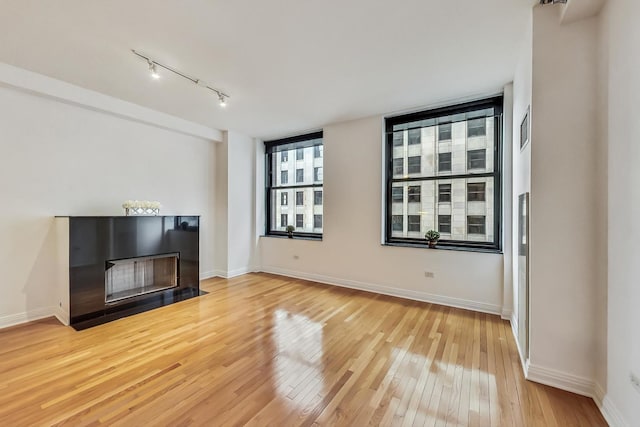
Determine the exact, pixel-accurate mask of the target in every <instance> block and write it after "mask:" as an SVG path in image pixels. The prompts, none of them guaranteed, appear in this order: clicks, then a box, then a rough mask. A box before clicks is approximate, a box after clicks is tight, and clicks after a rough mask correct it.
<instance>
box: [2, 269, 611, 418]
mask: <svg viewBox="0 0 640 427" xmlns="http://www.w3.org/2000/svg"><path fill="white" fill-rule="evenodd" d="M203 288H204V289H205V290H207V291H210V292H211V293H210V294H209V295H206V296H203V297H200V298H195V299H191V300H188V301H184V302H181V303H178V304H174V305H172V306H168V307H164V308H160V309H157V310H154V311H151V312H147V313H143V314H139V315H136V316H132V317H129V318H126V319H121V320H118V321H115V322H112V323H109V324H106V325H102V326H98V327H95V328H92V329H88V330H85V331H81V332H75V331H74V330H73V329H71V328H68V327H64V326H61V325H60V324H59V323H58V322H57V321H55V320H53V319H47V320H43V321H39V322H34V323H31V324H27V325H23V326H18V327H13V328H9V329H5V330H2V331H0V426H11V427H14V426H34V425H72V426H80V425H102V424H108V425H122V426H149V425H170V426H187V425H206V426H226V425H242V424H248V425H255V426H266V425H274V426H286V425H294V426H311V425H336V426H365V425H369V424H372V425H384V426H387V425H407V426H409V425H416V426H422V425H428V426H433V425H438V426H444V425H446V426H490V425H495V426H497V425H501V426H556V425H558V426H563V427H566V426H600V425H606V423H605V421H604V419H603V418H602V417H601V416H600V414H599V412H598V410H597V408H596V406H595V404H594V403H593V401H591V400H590V399H588V398H585V397H581V396H577V395H574V394H571V393H567V392H563V391H559V390H556V389H553V388H551V387H546V386H542V385H538V384H535V383H531V382H527V381H526V380H524V378H523V376H522V370H521V368H520V365H519V361H518V358H517V355H516V348H515V343H514V340H513V337H512V334H511V331H510V326H509V323H508V322H505V321H503V320H501V319H500V318H499V317H497V316H492V315H486V314H480V313H474V312H470V311H465V310H459V309H453V308H447V307H442V306H437V305H432V304H426V303H419V302H413V301H407V300H402V299H396V298H391V297H386V296H380V295H375V294H369V293H364V292H359V291H352V290H347V289H341V288H337V287H331V286H328V285H319V284H314V283H311V282H306V281H302V280H294V279H289V278H285V277H281V276H273V275H267V274H248V275H245V276H241V277H238V278H235V279H232V280H223V279H212V280H208V281H205V282H203Z"/></svg>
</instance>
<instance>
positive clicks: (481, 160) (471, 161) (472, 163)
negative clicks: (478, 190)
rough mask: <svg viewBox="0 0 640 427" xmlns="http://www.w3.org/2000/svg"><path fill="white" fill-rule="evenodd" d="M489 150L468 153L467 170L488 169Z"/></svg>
mask: <svg viewBox="0 0 640 427" xmlns="http://www.w3.org/2000/svg"><path fill="white" fill-rule="evenodd" d="M486 152H487V150H485V149H484V148H482V149H480V150H469V151H467V169H484V168H486V167H487V154H486Z"/></svg>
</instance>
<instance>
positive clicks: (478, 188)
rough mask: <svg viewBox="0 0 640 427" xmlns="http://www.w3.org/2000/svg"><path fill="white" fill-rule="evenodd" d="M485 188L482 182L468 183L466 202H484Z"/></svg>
mask: <svg viewBox="0 0 640 427" xmlns="http://www.w3.org/2000/svg"><path fill="white" fill-rule="evenodd" d="M485 188H486V185H485V183H484V182H470V183H468V184H467V201H469V202H484V201H485V197H486V196H485Z"/></svg>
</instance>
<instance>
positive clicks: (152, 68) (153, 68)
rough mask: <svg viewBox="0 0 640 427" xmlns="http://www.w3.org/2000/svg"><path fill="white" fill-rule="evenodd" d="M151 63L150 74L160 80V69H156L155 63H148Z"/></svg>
mask: <svg viewBox="0 0 640 427" xmlns="http://www.w3.org/2000/svg"><path fill="white" fill-rule="evenodd" d="M147 62H148V63H149V72H150V73H151V77H152V78H154V79H156V80H157V79H159V78H160V74H158V69H157V68H156V63H155V62H153V61H150V60H149V61H147Z"/></svg>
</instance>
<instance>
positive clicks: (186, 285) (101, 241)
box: [68, 216, 200, 329]
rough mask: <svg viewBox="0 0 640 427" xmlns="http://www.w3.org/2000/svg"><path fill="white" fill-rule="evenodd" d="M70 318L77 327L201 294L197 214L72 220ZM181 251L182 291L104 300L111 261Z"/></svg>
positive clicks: (180, 276) (89, 217)
mask: <svg viewBox="0 0 640 427" xmlns="http://www.w3.org/2000/svg"><path fill="white" fill-rule="evenodd" d="M68 218H69V320H70V324H71V326H73V327H74V328H75V329H85V328H87V327H90V326H94V325H97V324H101V323H105V322H109V321H111V320H115V319H118V318H121V317H124V316H128V315H130V314H135V313H139V312H142V311H146V310H150V309H153V308H156V307H160V306H163V305H167V304H171V303H173V302H177V301H181V300H184V299H188V298H192V297H195V296H198V295H200V284H199V235H200V232H199V230H200V217H199V216H70V217H68ZM168 253H178V254H179V262H178V275H179V276H178V287H176V288H173V289H169V290H165V291H159V292H156V293H152V294H146V295H140V296H136V297H132V298H129V299H126V300H122V301H118V302H115V303H108V304H107V303H106V302H105V300H106V298H105V269H106V266H107V261H109V260H117V259H125V258H135V257H144V256H154V255H161V254H168Z"/></svg>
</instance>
